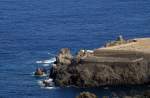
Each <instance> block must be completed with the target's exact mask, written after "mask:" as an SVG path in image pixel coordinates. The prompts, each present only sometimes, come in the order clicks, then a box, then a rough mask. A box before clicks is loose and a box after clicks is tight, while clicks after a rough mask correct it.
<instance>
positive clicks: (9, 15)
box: [0, 0, 150, 98]
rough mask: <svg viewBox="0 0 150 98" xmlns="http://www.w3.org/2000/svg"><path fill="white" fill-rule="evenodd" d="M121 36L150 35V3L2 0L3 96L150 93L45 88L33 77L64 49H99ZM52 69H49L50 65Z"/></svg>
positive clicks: (132, 0)
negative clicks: (43, 62) (46, 61)
mask: <svg viewBox="0 0 150 98" xmlns="http://www.w3.org/2000/svg"><path fill="white" fill-rule="evenodd" d="M118 35H123V36H124V37H125V38H127V39H129V38H135V37H150V0H0V98H75V96H76V95H78V94H79V93H80V92H81V91H91V92H93V93H95V94H97V95H98V96H99V97H100V98H101V97H102V96H110V97H111V95H112V92H113V93H117V94H125V93H126V92H128V91H140V90H143V89H150V88H149V87H147V86H146V87H145V86H135V87H133V86H129V87H107V88H105V87H101V88H93V89H79V88H73V87H66V88H59V87H54V88H49V89H48V88H43V87H41V86H40V84H39V81H40V80H42V79H43V78H44V77H43V78H37V77H34V76H33V72H34V71H35V69H36V68H37V67H42V66H47V65H46V64H39V63H38V62H40V61H44V60H49V62H51V60H53V58H54V57H55V55H56V54H57V52H58V51H59V49H60V48H63V47H68V48H71V50H72V52H73V53H76V52H77V50H79V49H80V48H82V49H93V48H97V47H100V46H102V45H103V44H104V43H106V42H107V41H110V40H114V39H115V38H116V37H117V36H118ZM47 68H49V67H47Z"/></svg>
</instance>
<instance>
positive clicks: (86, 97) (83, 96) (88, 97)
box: [76, 92, 98, 98]
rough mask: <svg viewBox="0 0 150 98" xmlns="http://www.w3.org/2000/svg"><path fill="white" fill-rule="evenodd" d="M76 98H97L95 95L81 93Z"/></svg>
mask: <svg viewBox="0 0 150 98" xmlns="http://www.w3.org/2000/svg"><path fill="white" fill-rule="evenodd" d="M76 98H98V97H97V96H96V95H95V94H93V93H89V92H82V93H80V95H79V96H77V97H76Z"/></svg>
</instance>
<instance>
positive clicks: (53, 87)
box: [37, 79, 57, 89]
mask: <svg viewBox="0 0 150 98" xmlns="http://www.w3.org/2000/svg"><path fill="white" fill-rule="evenodd" d="M46 81H47V82H52V79H48V80H46ZM37 82H38V84H39V85H40V86H41V88H44V89H56V88H57V87H55V86H50V87H45V84H44V83H43V80H38V81H37Z"/></svg>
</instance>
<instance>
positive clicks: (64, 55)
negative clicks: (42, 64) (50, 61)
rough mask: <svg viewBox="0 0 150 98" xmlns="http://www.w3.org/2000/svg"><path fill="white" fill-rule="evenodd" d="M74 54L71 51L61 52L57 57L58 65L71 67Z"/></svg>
mask: <svg viewBox="0 0 150 98" xmlns="http://www.w3.org/2000/svg"><path fill="white" fill-rule="evenodd" d="M72 58H73V56H72V54H71V52H70V49H68V48H63V49H61V50H60V52H59V54H58V56H57V57H56V63H57V64H62V65H69V64H71V61H72Z"/></svg>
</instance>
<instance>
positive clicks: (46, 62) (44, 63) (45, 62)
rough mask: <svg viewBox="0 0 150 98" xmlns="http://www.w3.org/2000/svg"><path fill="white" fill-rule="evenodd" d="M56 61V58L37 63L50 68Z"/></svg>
mask: <svg viewBox="0 0 150 98" xmlns="http://www.w3.org/2000/svg"><path fill="white" fill-rule="evenodd" d="M55 61H56V58H51V59H48V60H43V61H36V63H37V64H43V66H49V65H50V64H52V63H54V62H55Z"/></svg>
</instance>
